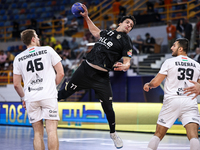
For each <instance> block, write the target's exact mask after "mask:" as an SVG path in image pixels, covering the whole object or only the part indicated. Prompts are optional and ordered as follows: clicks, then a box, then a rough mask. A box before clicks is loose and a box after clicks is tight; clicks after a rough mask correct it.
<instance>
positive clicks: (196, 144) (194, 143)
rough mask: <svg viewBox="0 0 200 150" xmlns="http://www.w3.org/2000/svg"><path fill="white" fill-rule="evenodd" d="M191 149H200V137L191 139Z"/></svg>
mask: <svg viewBox="0 0 200 150" xmlns="http://www.w3.org/2000/svg"><path fill="white" fill-rule="evenodd" d="M190 150H200V145H199V139H197V138H192V139H190Z"/></svg>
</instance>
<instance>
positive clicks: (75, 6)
mask: <svg viewBox="0 0 200 150" xmlns="http://www.w3.org/2000/svg"><path fill="white" fill-rule="evenodd" d="M71 11H72V14H73V15H74V16H76V17H80V16H81V15H80V12H84V9H83V7H82V4H81V3H79V2H77V3H74V4H73V5H72V8H71Z"/></svg>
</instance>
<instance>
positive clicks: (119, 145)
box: [110, 132, 123, 149]
mask: <svg viewBox="0 0 200 150" xmlns="http://www.w3.org/2000/svg"><path fill="white" fill-rule="evenodd" d="M110 138H111V139H112V140H113V142H114V144H115V147H116V148H117V149H120V148H122V147H123V142H122V139H121V138H120V137H119V136H118V135H117V133H116V132H114V133H110Z"/></svg>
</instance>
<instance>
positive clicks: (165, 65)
mask: <svg viewBox="0 0 200 150" xmlns="http://www.w3.org/2000/svg"><path fill="white" fill-rule="evenodd" d="M168 69H169V62H168V60H166V61H165V62H164V63H163V64H162V66H161V68H160V71H159V73H160V74H164V75H167V72H168Z"/></svg>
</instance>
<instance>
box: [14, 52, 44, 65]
mask: <svg viewBox="0 0 200 150" xmlns="http://www.w3.org/2000/svg"><path fill="white" fill-rule="evenodd" d="M42 54H47V50H41V51H38V52H35V53H31V54H28V55H25V56H22V57H20V58H19V59H18V61H19V62H20V61H23V60H25V59H27V58H30V57H34V56H38V55H42Z"/></svg>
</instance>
